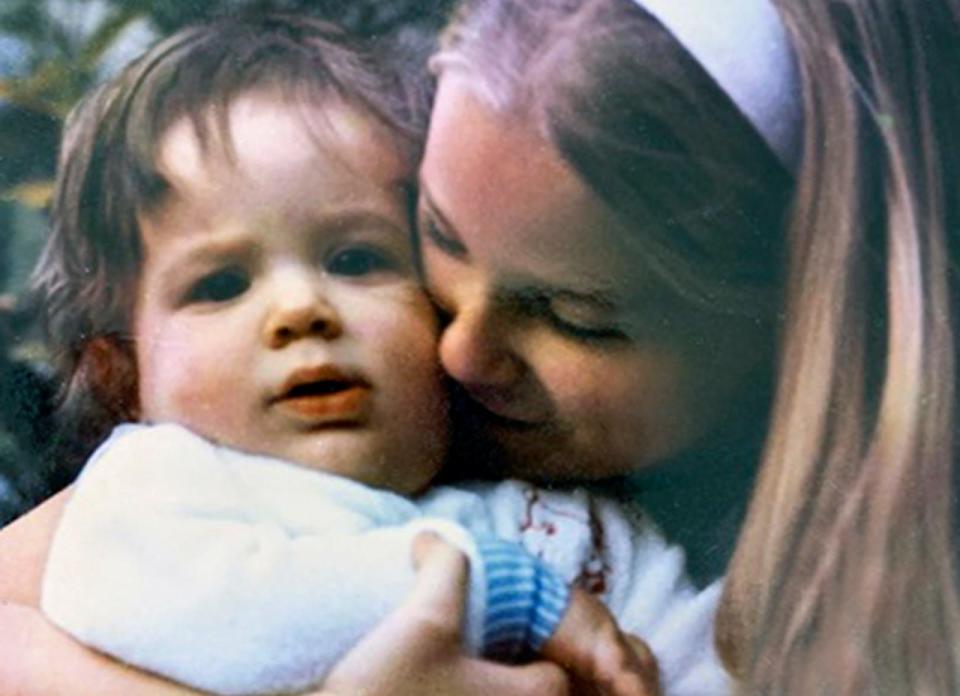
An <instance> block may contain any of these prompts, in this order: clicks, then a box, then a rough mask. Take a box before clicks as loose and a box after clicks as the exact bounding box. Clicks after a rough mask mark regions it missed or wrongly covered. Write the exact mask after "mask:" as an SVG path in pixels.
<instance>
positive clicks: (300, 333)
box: [263, 272, 343, 349]
mask: <svg viewBox="0 0 960 696" xmlns="http://www.w3.org/2000/svg"><path fill="white" fill-rule="evenodd" d="M272 293H273V304H272V305H271V307H270V309H269V313H268V316H267V319H266V321H265V322H264V327H263V340H264V344H265V345H266V346H267V347H268V348H272V349H278V348H283V347H285V346H287V345H289V344H290V343H292V342H294V341H296V340H299V339H301V338H307V337H315V338H323V339H327V340H330V339H333V338H336V337H338V336H340V334H342V333H343V322H342V320H341V318H340V315H339V313H338V312H337V310H336V308H335V307H334V305H333V304H332V303H331V302H330V301H329V299H328V298H327V297H326V296H325V295H324V293H323V292H322V289H321V288H320V287H319V281H317V280H315V279H314V278H312V277H310V275H309V274H306V273H302V274H301V273H294V272H290V273H287V274H285V275H284V277H283V278H282V279H279V280H277V281H275V282H274V287H273V289H272Z"/></svg>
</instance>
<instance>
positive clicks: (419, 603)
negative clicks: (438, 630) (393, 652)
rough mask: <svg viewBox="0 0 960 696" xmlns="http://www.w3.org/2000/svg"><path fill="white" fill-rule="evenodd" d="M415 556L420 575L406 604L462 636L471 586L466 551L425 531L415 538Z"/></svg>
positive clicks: (408, 608) (423, 616) (414, 611)
mask: <svg viewBox="0 0 960 696" xmlns="http://www.w3.org/2000/svg"><path fill="white" fill-rule="evenodd" d="M413 556H414V564H415V565H416V566H417V579H416V582H415V584H414V588H413V591H412V592H411V593H410V597H409V598H408V599H407V600H406V602H404V607H405V608H406V609H407V611H412V612H413V613H414V614H415V615H417V616H419V617H421V618H422V619H425V620H428V621H430V622H432V623H434V624H435V625H437V626H438V627H444V628H446V629H448V630H453V631H455V633H456V635H458V636H459V635H460V634H461V633H462V628H463V624H464V621H465V618H466V616H465V613H466V601H467V590H468V586H469V584H468V583H469V571H470V565H469V563H468V561H467V557H466V555H464V553H463V552H462V551H460V550H459V549H457V548H455V547H454V546H452V545H450V544H448V543H447V542H445V541H443V539H441V538H440V537H439V536H437V535H436V534H434V533H432V532H424V533H421V534H418V535H417V537H416V538H415V539H414V541H413Z"/></svg>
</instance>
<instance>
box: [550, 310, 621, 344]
mask: <svg viewBox="0 0 960 696" xmlns="http://www.w3.org/2000/svg"><path fill="white" fill-rule="evenodd" d="M541 316H542V317H543V318H544V319H546V321H547V322H548V323H549V324H550V325H551V326H553V327H554V328H555V329H556V330H557V331H559V332H560V333H562V334H564V335H566V336H569V337H570V338H574V339H577V340H580V341H614V340H624V339H626V338H627V334H626V333H625V332H624V331H623V330H622V329H620V328H618V327H616V326H583V325H581V324H574V323H572V322H569V321H567V320H565V319H562V318H560V317H559V316H557V314H556V313H554V312H553V311H552V310H550V309H549V307H548V308H547V309H546V310H545V311H544V312H542V313H541Z"/></svg>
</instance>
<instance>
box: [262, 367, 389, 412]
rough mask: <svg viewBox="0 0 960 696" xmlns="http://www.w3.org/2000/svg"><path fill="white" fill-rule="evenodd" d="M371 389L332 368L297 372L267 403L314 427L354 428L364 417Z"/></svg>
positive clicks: (355, 378) (368, 406) (354, 378)
mask: <svg viewBox="0 0 960 696" xmlns="http://www.w3.org/2000/svg"><path fill="white" fill-rule="evenodd" d="M371 392H372V389H371V386H370V384H368V383H367V382H366V381H365V380H363V379H359V378H357V377H355V376H352V375H349V374H347V373H344V372H342V371H340V370H338V369H335V368H328V367H323V368H316V369H308V370H301V371H298V372H296V373H294V374H293V376H292V377H291V378H290V379H289V380H287V382H286V383H285V384H284V387H283V388H282V389H281V391H280V393H279V395H278V396H277V397H276V398H274V399H272V400H271V403H272V404H273V405H275V406H277V407H278V408H280V409H282V410H283V411H286V412H288V413H290V414H292V415H294V416H296V417H298V418H300V419H303V420H307V421H309V422H310V423H311V424H315V425H357V424H360V423H361V422H362V421H363V420H365V418H366V417H367V416H368V414H369V411H370V406H371Z"/></svg>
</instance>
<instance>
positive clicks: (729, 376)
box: [419, 72, 772, 479]
mask: <svg viewBox="0 0 960 696" xmlns="http://www.w3.org/2000/svg"><path fill="white" fill-rule="evenodd" d="M464 133H469V134H470V137H463V134H464ZM491 172H496V176H491V175H490V173H491ZM421 186H422V196H421V203H420V216H419V227H420V237H421V253H422V257H423V262H424V266H425V272H426V276H427V282H428V285H429V288H430V291H431V293H432V295H433V296H434V298H435V299H436V301H437V302H438V304H439V305H440V306H441V307H442V308H443V309H444V310H446V312H447V313H448V314H449V315H451V320H450V324H449V325H448V326H447V327H446V329H445V331H444V333H443V335H442V337H441V341H440V357H441V361H442V363H443V366H444V368H445V369H446V371H447V372H448V373H449V374H450V375H451V376H452V377H453V378H454V379H456V380H457V381H458V382H459V383H460V384H461V385H462V386H463V387H464V388H465V390H466V392H467V395H468V396H470V397H472V399H473V401H474V402H475V403H474V406H475V408H474V411H475V413H474V415H475V416H476V422H477V423H479V427H480V428H481V429H482V430H483V431H484V434H485V435H486V437H487V438H488V439H489V440H490V441H492V442H495V443H496V445H497V446H498V447H499V452H498V453H499V454H500V457H501V460H502V466H503V467H504V470H505V472H506V473H508V474H509V475H514V476H521V477H528V478H547V479H558V478H560V479H564V478H566V479H568V478H575V479H580V478H588V479H598V478H605V477H609V476H614V475H619V474H625V473H628V472H630V471H634V470H636V469H639V468H644V467H648V466H650V465H652V464H655V463H657V462H659V461H662V460H664V459H666V458H668V457H670V456H673V455H675V454H677V453H678V452H681V451H684V450H686V449H688V448H690V447H693V446H695V445H696V443H697V442H698V441H699V440H700V439H702V438H704V437H706V436H707V435H708V434H710V433H711V431H713V430H715V429H716V428H718V427H721V426H722V421H723V417H724V414H727V413H728V412H729V404H731V403H736V402H737V401H738V400H739V399H740V398H741V393H742V392H744V391H745V390H748V389H750V388H751V385H752V380H753V379H754V378H755V375H756V373H757V371H758V370H759V369H762V368H763V367H764V365H765V364H766V362H765V361H766V356H767V355H768V354H769V350H770V347H769V346H770V345H772V341H771V340H770V333H769V331H770V330H769V327H768V326H765V325H763V324H760V323H757V322H755V321H753V320H751V319H743V318H734V317H729V316H717V315H714V314H710V313H708V312H705V311H702V310H698V309H696V308H693V307H690V306H688V305H685V304H684V303H683V302H682V301H681V300H680V299H679V298H677V297H675V296H672V295H671V294H670V293H669V291H668V290H667V289H666V288H664V287H663V284H662V283H658V282H657V281H656V279H654V278H653V277H652V273H651V271H650V270H649V267H647V266H645V263H644V260H643V258H642V257H640V256H639V255H638V254H637V253H636V252H635V251H633V250H632V249H631V247H630V242H629V240H630V239H631V237H632V236H634V235H636V230H635V229H633V228H632V227H631V226H629V225H627V224H626V223H625V222H624V221H623V220H622V219H620V218H618V217H617V216H616V215H615V214H614V212H613V211H612V210H611V209H610V208H609V207H607V206H606V205H605V204H604V203H603V201H602V200H601V199H600V198H599V197H598V196H597V195H596V194H594V193H593V192H592V191H591V190H590V189H588V188H587V186H586V185H585V184H584V183H583V181H582V180H581V179H580V178H579V177H578V176H577V174H576V173H575V172H574V170H572V169H571V167H570V166H569V165H568V164H567V163H566V162H565V161H564V160H563V159H561V157H560V155H559V154H558V153H557V151H556V150H555V148H554V147H553V146H552V145H551V144H550V143H548V142H547V141H545V140H544V139H543V138H542V137H540V136H539V135H538V133H537V132H536V131H534V130H533V129H532V128H531V127H530V126H529V124H526V123H522V122H518V121H516V120H513V119H510V118H508V117H506V116H504V115H502V114H500V113H497V112H495V111H494V110H493V109H491V108H490V107H489V106H488V105H487V104H486V103H485V102H484V101H483V100H482V99H481V98H479V97H478V96H477V93H476V91H475V89H474V85H473V84H472V83H471V81H470V79H469V77H468V76H466V75H461V74H457V73H456V72H452V73H450V74H444V75H443V76H441V79H440V85H439V90H438V93H437V99H436V102H435V106H434V112H433V117H432V120H431V126H430V135H429V138H428V144H427V149H426V153H425V156H424V161H423V165H422V169H421Z"/></svg>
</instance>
